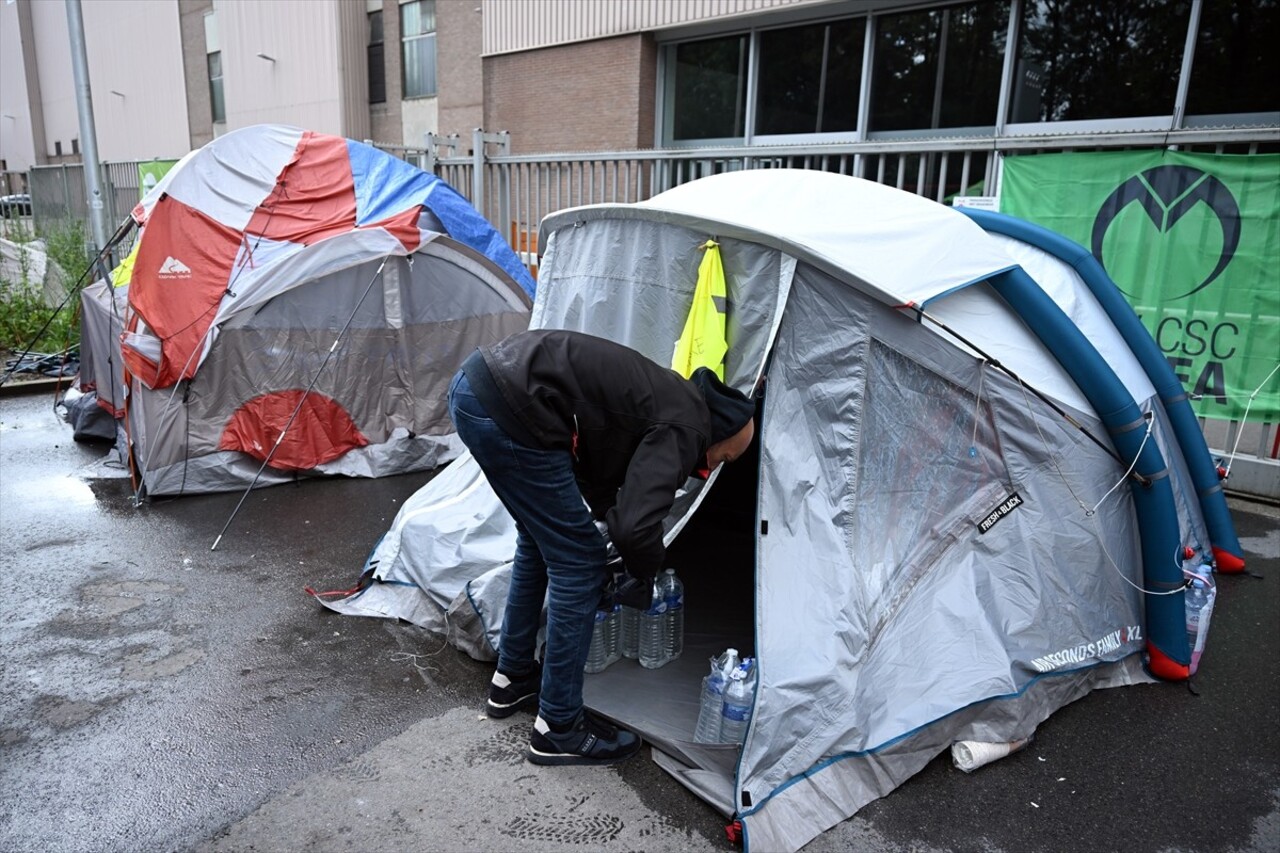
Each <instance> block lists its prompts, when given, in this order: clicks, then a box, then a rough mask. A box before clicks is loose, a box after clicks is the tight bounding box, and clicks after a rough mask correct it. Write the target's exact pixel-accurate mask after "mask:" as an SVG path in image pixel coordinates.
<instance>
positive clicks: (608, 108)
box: [484, 34, 657, 154]
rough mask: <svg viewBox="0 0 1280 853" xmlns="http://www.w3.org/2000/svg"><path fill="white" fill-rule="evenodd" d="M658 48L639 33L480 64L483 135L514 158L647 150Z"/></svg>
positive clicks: (547, 49) (650, 131) (494, 57)
mask: <svg viewBox="0 0 1280 853" xmlns="http://www.w3.org/2000/svg"><path fill="white" fill-rule="evenodd" d="M656 73H657V46H656V45H655V43H654V41H653V38H652V37H651V36H649V35H645V34H636V35H627V36H620V37H617V38H608V39H598V40H596V41H588V42H579V43H576V44H568V45H560V46H557V47H550V48H544V49H541V50H530V51H524V52H522V53H511V54H502V55H499V56H491V57H487V58H486V59H485V60H484V129H485V130H488V131H501V130H506V131H510V133H511V150H512V153H513V154H534V153H545V152H553V151H604V150H611V151H613V150H632V149H636V148H652V147H653V122H654V116H653V110H654V97H655V93H654V86H655V80H656Z"/></svg>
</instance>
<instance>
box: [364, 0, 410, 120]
mask: <svg viewBox="0 0 1280 853" xmlns="http://www.w3.org/2000/svg"><path fill="white" fill-rule="evenodd" d="M382 40H383V42H382V43H383V49H382V55H383V64H384V67H385V69H386V80H387V100H386V102H385V103H381V104H370V105H369V138H371V139H373V140H374V141H375V142H383V143H387V144H390V145H397V144H401V143H402V140H401V137H402V136H403V135H404V122H403V120H402V118H401V114H400V98H401V93H402V92H403V91H404V86H403V85H402V84H401V81H400V4H399V2H398V0H383V3H382ZM416 144H421V143H416Z"/></svg>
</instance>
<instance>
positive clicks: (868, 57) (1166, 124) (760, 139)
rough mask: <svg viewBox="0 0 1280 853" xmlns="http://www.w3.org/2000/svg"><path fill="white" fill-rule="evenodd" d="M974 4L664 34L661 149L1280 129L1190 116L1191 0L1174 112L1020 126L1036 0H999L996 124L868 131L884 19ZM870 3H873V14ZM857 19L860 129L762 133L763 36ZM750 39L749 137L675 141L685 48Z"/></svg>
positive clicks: (809, 13)
mask: <svg viewBox="0 0 1280 853" xmlns="http://www.w3.org/2000/svg"><path fill="white" fill-rule="evenodd" d="M967 2H970V0H940V2H934V3H921V2H919V0H881V2H872V3H864V2H858V3H854V2H853V0H848V2H846V3H845V4H841V5H840V6H839V7H837V8H836V9H832V8H831V7H823V8H822V9H821V10H820V11H818V10H812V9H802V10H797V11H793V12H791V13H788V14H780V15H777V16H772V17H770V18H768V19H767V20H763V21H760V22H757V23H755V24H754V25H749V26H743V25H742V24H741V23H739V24H738V25H737V26H731V27H719V26H717V25H716V24H714V23H706V24H702V25H699V26H695V27H688V28H683V29H681V30H678V31H673V32H672V33H669V34H665V35H664V34H658V37H657V40H658V49H659V57H658V63H657V76H658V79H657V92H656V102H657V103H656V104H655V115H654V118H655V127H654V145H655V146H658V147H661V148H671V149H687V148H725V147H737V146H742V147H748V146H753V145H785V144H808V143H824V142H866V141H877V140H911V139H929V138H941V137H952V138H957V137H981V136H992V135H994V136H995V137H997V138H1001V137H1011V136H1033V135H1042V136H1048V135H1058V134H1088V133H1116V132H1125V131H1136V132H1142V131H1153V130H1154V131H1161V130H1171V129H1175V130H1180V129H1184V128H1195V127H1207V126H1214V125H1220V124H1223V123H1230V124H1233V125H1236V126H1241V127H1249V126H1253V127H1259V126H1265V127H1275V126H1280V111H1275V112H1272V111H1263V112H1254V113H1233V114H1221V115H1216V114H1190V115H1189V114H1187V112H1186V105H1187V90H1188V88H1189V84H1190V81H1191V79H1192V76H1193V75H1194V73H1195V71H1194V62H1193V59H1194V51H1195V45H1196V41H1197V39H1198V36H1199V28H1200V18H1201V10H1202V8H1203V4H1204V2H1205V0H1190V2H1191V10H1190V14H1189V16H1188V22H1187V34H1186V42H1185V44H1184V46H1183V54H1182V57H1181V64H1180V70H1179V74H1178V80H1177V84H1176V88H1175V94H1174V96H1173V98H1172V100H1171V101H1170V104H1169V111H1168V112H1167V113H1163V114H1157V115H1143V116H1123V117H1120V118H1105V119H1073V120H1059V121H1037V122H1012V121H1009V111H1010V101H1011V100H1012V97H1013V89H1014V87H1015V80H1014V76H1015V70H1016V60H1017V56H1018V48H1019V42H1020V39H1021V32H1020V28H1021V19H1022V14H1023V7H1024V6H1025V5H1026V3H1027V2H1029V0H993V2H1006V3H1007V4H1008V7H1009V25H1008V31H1007V32H1006V34H1005V42H1004V58H1003V66H1002V68H1001V70H1000V77H999V79H1000V91H999V93H998V95H997V106H996V116H995V120H994V122H993V123H992V124H990V125H980V126H973V127H940V128H936V129H932V128H927V129H914V130H871V131H868V129H867V128H868V125H869V121H870V119H871V118H872V116H871V115H870V108H871V102H872V87H873V86H874V84H875V81H874V80H873V79H872V78H873V68H874V66H875V47H876V45H875V42H876V33H877V30H878V26H877V24H878V21H879V20H880V19H882V18H885V17H888V16H891V15H896V14H901V13H904V12H916V11H931V10H934V9H943V8H946V7H948V6H958V5H965V4H966V3H967ZM868 6H871V8H870V9H868ZM849 18H865V19H866V26H865V28H864V33H865V38H866V41H865V43H864V46H863V55H862V62H863V70H862V78H861V90H860V92H859V103H858V121H857V126H856V128H855V130H853V131H851V132H850V131H844V132H837V133H798V134H757V133H756V132H755V127H756V116H757V106H758V104H757V99H758V97H759V81H758V77H759V71H760V61H759V60H760V56H759V46H760V35H761V33H764V32H768V31H771V30H777V29H785V28H789V27H795V26H800V25H812V24H823V23H826V24H831V23H834V22H839V21H842V20H847V19H849ZM735 35H737V36H745V37H746V43H747V50H746V69H745V71H744V74H745V77H746V81H745V82H746V103H745V105H744V115H745V124H744V130H743V135H742V136H737V137H720V138H705V139H683V140H676V139H673V138H672V136H673V130H674V126H675V110H676V107H677V104H676V103H675V77H676V71H675V53H676V49H677V47H678V46H679V45H681V44H686V43H689V42H696V41H704V40H707V39H712V38H724V37H730V36H735Z"/></svg>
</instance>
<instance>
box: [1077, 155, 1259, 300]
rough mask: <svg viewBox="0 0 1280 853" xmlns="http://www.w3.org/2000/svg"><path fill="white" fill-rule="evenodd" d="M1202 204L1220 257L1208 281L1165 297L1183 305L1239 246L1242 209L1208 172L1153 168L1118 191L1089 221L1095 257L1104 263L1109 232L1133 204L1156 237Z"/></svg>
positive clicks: (1219, 273) (1117, 189) (1177, 168)
mask: <svg viewBox="0 0 1280 853" xmlns="http://www.w3.org/2000/svg"><path fill="white" fill-rule="evenodd" d="M1201 202H1203V203H1204V204H1206V205H1208V207H1209V210H1210V211H1211V212H1212V213H1213V215H1214V216H1215V217H1217V220H1218V224H1219V225H1220V226H1221V227H1222V252H1221V253H1220V254H1219V256H1218V260H1217V263H1216V264H1214V267H1213V271H1212V272H1210V273H1209V275H1208V276H1206V277H1205V278H1204V279H1203V280H1201V281H1200V282H1199V283H1198V284H1196V285H1195V286H1194V287H1192V288H1191V289H1190V290H1188V291H1186V292H1185V293H1179V294H1176V295H1172V296H1169V297H1168V299H1185V298H1186V297H1188V296H1190V295H1192V294H1193V293H1197V292H1199V291H1200V290H1203V289H1204V288H1205V287H1208V286H1209V285H1210V284H1211V283H1212V282H1213V280H1214V279H1216V278H1217V277H1218V276H1220V275H1222V271H1223V270H1225V269H1226V268H1227V264H1229V263H1231V258H1232V257H1234V255H1235V253H1236V249H1237V248H1238V247H1239V245H1240V206H1239V205H1238V204H1237V203H1236V199H1235V196H1233V195H1232V194H1231V190H1229V189H1228V188H1227V185H1226V184H1224V183H1223V182H1222V181H1220V180H1218V179H1217V178H1215V177H1214V176H1213V175H1210V174H1208V173H1207V172H1202V171H1201V170H1199V169H1196V168H1194V167H1191V166H1156V167H1155V168H1153V169H1147V170H1146V171H1145V172H1142V173H1141V174H1139V175H1134V176H1133V177H1132V178H1129V179H1128V180H1127V181H1125V182H1124V183H1122V184H1121V185H1120V186H1118V187H1116V188H1115V190H1114V191H1113V192H1112V193H1111V195H1110V196H1108V197H1107V200H1106V201H1104V202H1103V203H1102V207H1101V208H1100V209H1099V210H1098V215H1097V217H1095V218H1094V220H1093V235H1092V236H1093V239H1092V245H1091V248H1092V250H1093V256H1094V257H1095V258H1097V259H1098V263H1100V264H1101V263H1103V261H1102V243H1103V240H1104V239H1105V238H1106V236H1107V230H1108V229H1109V228H1110V227H1111V224H1112V223H1113V222H1114V221H1115V220H1116V219H1117V218H1118V217H1119V216H1120V214H1121V213H1122V212H1123V211H1124V210H1125V209H1126V208H1128V207H1129V205H1131V204H1134V203H1137V204H1138V205H1139V206H1140V207H1141V208H1142V209H1143V210H1144V211H1146V214H1147V217H1148V218H1149V219H1150V220H1151V224H1152V225H1154V226H1155V227H1156V230H1157V232H1159V233H1160V234H1162V235H1164V234H1168V233H1169V232H1171V231H1172V230H1173V227H1174V226H1175V225H1177V224H1178V222H1179V221H1180V220H1181V219H1182V218H1183V217H1184V216H1186V215H1187V214H1188V213H1190V212H1191V210H1192V209H1194V208H1195V207H1196V205H1198V204H1200V203H1201ZM1103 265H1104V266H1105V264H1103ZM1122 289H1123V288H1122Z"/></svg>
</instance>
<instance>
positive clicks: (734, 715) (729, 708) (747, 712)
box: [724, 702, 751, 723]
mask: <svg viewBox="0 0 1280 853" xmlns="http://www.w3.org/2000/svg"><path fill="white" fill-rule="evenodd" d="M750 716H751V706H750V705H730V704H729V703H727V702H726V703H725V706H724V718H725V719H726V720H733V721H734V722H735V723H742V722H746V720H747V718H748V717H750Z"/></svg>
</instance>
